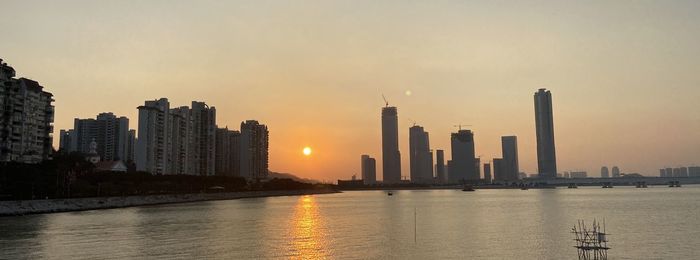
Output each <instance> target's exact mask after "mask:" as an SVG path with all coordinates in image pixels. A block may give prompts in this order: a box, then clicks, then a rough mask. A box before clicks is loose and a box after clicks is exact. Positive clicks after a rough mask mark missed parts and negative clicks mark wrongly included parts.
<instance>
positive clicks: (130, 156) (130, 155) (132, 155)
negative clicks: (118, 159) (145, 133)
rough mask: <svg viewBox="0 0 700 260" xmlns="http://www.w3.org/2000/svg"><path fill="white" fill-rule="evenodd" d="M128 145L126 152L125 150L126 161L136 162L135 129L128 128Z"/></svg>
mask: <svg viewBox="0 0 700 260" xmlns="http://www.w3.org/2000/svg"><path fill="white" fill-rule="evenodd" d="M127 141H128V145H127V148H128V150H127V152H126V161H127V162H136V130H134V129H130V130H129V138H128V140H127Z"/></svg>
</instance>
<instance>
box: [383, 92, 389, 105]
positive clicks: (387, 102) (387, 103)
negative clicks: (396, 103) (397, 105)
mask: <svg viewBox="0 0 700 260" xmlns="http://www.w3.org/2000/svg"><path fill="white" fill-rule="evenodd" d="M382 98H383V99H384V104H386V106H387V107H389V101H386V97H385V96H384V94H382Z"/></svg>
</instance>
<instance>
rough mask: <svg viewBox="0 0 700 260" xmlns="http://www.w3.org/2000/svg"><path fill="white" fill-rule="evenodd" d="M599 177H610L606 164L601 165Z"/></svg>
mask: <svg viewBox="0 0 700 260" xmlns="http://www.w3.org/2000/svg"><path fill="white" fill-rule="evenodd" d="M600 177H601V178H610V172H609V171H608V167H607V166H603V167H602V168H600Z"/></svg>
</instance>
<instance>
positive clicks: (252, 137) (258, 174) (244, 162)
mask: <svg viewBox="0 0 700 260" xmlns="http://www.w3.org/2000/svg"><path fill="white" fill-rule="evenodd" d="M268 138H269V132H268V130H267V126H265V125H262V124H260V123H258V121H255V120H247V121H245V122H242V123H241V137H240V147H241V149H240V165H239V167H240V170H239V171H240V176H241V177H245V178H246V179H249V180H256V181H259V180H262V179H266V178H267V176H268V174H269V169H268V167H269V165H268V159H269V157H268V149H269V142H268Z"/></svg>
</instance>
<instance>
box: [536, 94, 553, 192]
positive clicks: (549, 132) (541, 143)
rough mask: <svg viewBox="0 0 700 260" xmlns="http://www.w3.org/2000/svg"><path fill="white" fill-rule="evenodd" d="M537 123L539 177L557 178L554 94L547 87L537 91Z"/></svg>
mask: <svg viewBox="0 0 700 260" xmlns="http://www.w3.org/2000/svg"><path fill="white" fill-rule="evenodd" d="M535 125H536V130H537V131H536V132H537V169H538V172H539V177H540V178H555V177H556V176H557V158H556V152H555V149H554V118H553V111H552V94H551V92H549V91H548V90H546V89H539V90H538V91H537V92H536V93H535Z"/></svg>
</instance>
